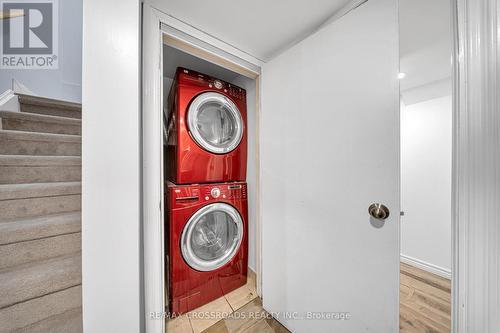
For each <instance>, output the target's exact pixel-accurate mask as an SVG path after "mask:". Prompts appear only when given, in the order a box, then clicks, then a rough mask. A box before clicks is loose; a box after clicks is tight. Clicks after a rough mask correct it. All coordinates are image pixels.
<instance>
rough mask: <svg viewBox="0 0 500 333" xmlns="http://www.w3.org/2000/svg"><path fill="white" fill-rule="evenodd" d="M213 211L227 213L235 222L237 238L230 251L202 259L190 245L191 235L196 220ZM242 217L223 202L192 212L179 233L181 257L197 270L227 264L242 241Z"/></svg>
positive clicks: (206, 269)
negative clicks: (208, 258)
mask: <svg viewBox="0 0 500 333" xmlns="http://www.w3.org/2000/svg"><path fill="white" fill-rule="evenodd" d="M214 211H222V212H224V213H226V214H228V215H229V216H230V217H231V218H232V220H233V222H234V223H235V224H236V230H237V233H238V234H237V237H238V240H237V241H236V242H234V244H233V245H232V247H231V250H230V251H227V253H226V254H225V255H224V256H222V257H220V258H217V259H214V260H203V259H200V258H199V257H198V256H197V255H196V254H195V253H194V251H193V248H192V247H191V242H190V240H191V236H192V233H193V230H194V227H195V226H196V224H197V223H198V220H199V219H200V218H201V217H202V216H203V215H205V214H207V213H210V212H214ZM243 233H244V230H243V219H242V218H241V216H240V214H239V213H238V211H237V210H236V209H235V208H234V207H233V206H230V205H228V204H225V203H214V204H210V205H207V206H205V207H203V208H201V209H199V210H198V211H196V213H194V214H193V216H191V218H190V219H189V220H188V222H187V223H186V225H185V226H184V228H183V230H182V235H181V253H182V257H183V258H184V260H185V261H186V263H187V264H188V265H189V266H191V267H192V268H194V269H196V270H199V271H204V272H208V271H213V270H216V269H218V268H220V267H222V266H224V265H225V264H227V263H228V262H229V261H231V259H233V257H234V256H235V254H236V252H237V251H238V250H239V248H240V245H241V242H242V241H243Z"/></svg>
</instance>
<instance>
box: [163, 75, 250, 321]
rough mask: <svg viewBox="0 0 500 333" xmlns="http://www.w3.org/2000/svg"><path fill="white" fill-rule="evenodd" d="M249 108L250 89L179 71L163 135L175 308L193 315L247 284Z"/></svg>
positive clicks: (169, 269)
mask: <svg viewBox="0 0 500 333" xmlns="http://www.w3.org/2000/svg"><path fill="white" fill-rule="evenodd" d="M246 110H247V108H246V91H245V90H244V89H242V88H240V87H237V86H234V85H232V84H230V83H227V82H224V81H222V80H218V79H216V78H213V77H210V76H208V75H205V74H202V73H199V72H196V71H193V70H189V69H186V68H177V71H176V75H175V79H174V82H173V84H172V88H171V89H170V93H169V96H168V103H167V112H166V113H165V118H166V119H165V124H167V126H166V127H165V133H164V134H165V140H166V145H165V175H166V179H167V190H166V191H165V194H166V199H165V206H166V214H165V215H166V225H165V233H166V234H165V240H166V244H165V249H166V260H165V266H166V270H165V271H166V280H167V281H166V285H167V288H168V290H167V294H168V303H169V312H170V313H175V314H180V313H184V312H188V311H190V310H193V309H195V308H198V307H199V306H201V305H204V304H206V303H208V302H210V301H212V300H214V299H216V298H219V297H221V296H223V295H224V294H227V293H229V292H230V291H232V290H234V289H236V288H238V287H240V286H243V285H244V284H245V283H246V279H247V269H248V268H247V266H248V224H247V223H248V208H247V184H246V183H245V180H246V165H247V134H246V117H247V114H246Z"/></svg>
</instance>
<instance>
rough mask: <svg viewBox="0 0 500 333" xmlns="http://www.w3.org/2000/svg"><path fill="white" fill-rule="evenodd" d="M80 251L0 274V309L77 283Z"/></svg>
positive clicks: (9, 269) (3, 271)
mask: <svg viewBox="0 0 500 333" xmlns="http://www.w3.org/2000/svg"><path fill="white" fill-rule="evenodd" d="M81 267H82V266H81V252H77V253H73V254H70V255H64V256H60V257H56V258H50V259H45V260H40V261H37V262H33V263H27V264H22V265H19V266H14V267H9V268H6V269H4V270H1V271H0V308H3V307H6V306H10V305H13V304H16V303H19V302H24V301H27V300H30V299H33V298H36V297H40V296H43V295H47V294H50V293H53V292H57V291H60V290H63V289H67V288H70V287H74V286H77V285H79V284H81Z"/></svg>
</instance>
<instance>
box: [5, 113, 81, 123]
mask: <svg viewBox="0 0 500 333" xmlns="http://www.w3.org/2000/svg"><path fill="white" fill-rule="evenodd" d="M0 118H15V119H23V120H33V121H39V122H50V123H59V124H73V125H81V123H82V120H81V119H77V118H70V117H61V116H52V115H46V114H39V113H29V112H17V111H0Z"/></svg>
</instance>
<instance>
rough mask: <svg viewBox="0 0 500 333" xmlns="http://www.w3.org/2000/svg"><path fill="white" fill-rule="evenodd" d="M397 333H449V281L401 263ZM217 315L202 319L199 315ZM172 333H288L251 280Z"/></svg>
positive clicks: (172, 327)
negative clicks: (398, 332) (269, 312)
mask: <svg viewBox="0 0 500 333" xmlns="http://www.w3.org/2000/svg"><path fill="white" fill-rule="evenodd" d="M400 279H401V283H400V289H399V295H400V313H399V317H400V322H399V328H400V333H449V332H450V331H451V330H450V327H451V318H450V317H451V283H450V280H448V279H445V278H442V277H439V276H437V275H434V274H431V273H428V272H426V271H423V270H421V269H418V268H415V267H413V266H410V265H407V264H404V263H401V269H400ZM210 312H212V313H217V314H219V316H216V317H206V318H202V316H199V314H203V313H210ZM167 331H168V332H172V333H200V332H203V333H236V332H238V333H254V332H255V333H257V332H259V333H260V332H262V333H290V332H289V331H288V330H287V329H286V328H285V327H283V326H282V325H281V324H280V323H279V322H277V321H276V320H275V319H273V318H272V317H271V316H269V315H268V314H267V312H266V311H265V310H264V309H263V308H262V301H261V299H260V298H259V297H258V296H257V293H256V291H255V279H254V277H253V276H250V277H249V279H248V283H247V284H246V285H245V286H243V287H241V288H239V289H237V290H235V291H233V292H231V293H229V294H228V295H226V296H224V297H221V298H219V299H217V300H215V301H213V302H211V303H209V304H207V305H204V306H202V307H201V308H198V309H196V310H193V311H191V312H189V313H188V314H186V315H183V316H181V317H179V318H176V319H174V320H168V321H167Z"/></svg>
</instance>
